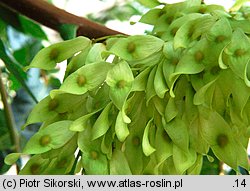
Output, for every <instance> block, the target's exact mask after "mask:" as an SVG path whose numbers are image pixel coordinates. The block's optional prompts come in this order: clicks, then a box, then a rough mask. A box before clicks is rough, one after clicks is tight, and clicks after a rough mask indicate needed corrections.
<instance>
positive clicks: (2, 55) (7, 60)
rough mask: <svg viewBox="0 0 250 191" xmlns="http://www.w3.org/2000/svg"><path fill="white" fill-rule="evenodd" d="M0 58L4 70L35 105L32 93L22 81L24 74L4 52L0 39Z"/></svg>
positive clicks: (23, 80)
mask: <svg viewBox="0 0 250 191" xmlns="http://www.w3.org/2000/svg"><path fill="white" fill-rule="evenodd" d="M0 58H1V59H2V60H3V61H4V63H5V66H6V68H7V69H8V70H9V71H10V72H11V73H12V74H13V75H14V76H15V78H16V79H17V80H18V81H19V82H20V84H22V86H23V88H24V89H25V90H26V91H27V93H28V94H29V95H30V96H31V98H32V99H33V100H34V101H35V102H36V103H37V102H38V101H37V99H36V97H35V96H34V95H33V93H32V91H31V90H30V89H29V87H28V86H27V84H26V83H25V79H24V77H23V76H24V72H23V71H22V68H21V67H20V66H19V65H18V63H17V62H16V61H15V60H14V59H13V58H11V57H9V56H8V55H7V53H6V51H5V47H4V44H3V42H2V40H1V39H0Z"/></svg>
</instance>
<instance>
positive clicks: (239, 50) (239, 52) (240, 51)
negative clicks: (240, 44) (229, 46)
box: [234, 49, 246, 57]
mask: <svg viewBox="0 0 250 191" xmlns="http://www.w3.org/2000/svg"><path fill="white" fill-rule="evenodd" d="M245 53H246V52H245V50H243V49H237V50H235V52H234V55H235V56H236V57H240V56H243V55H244V54H245Z"/></svg>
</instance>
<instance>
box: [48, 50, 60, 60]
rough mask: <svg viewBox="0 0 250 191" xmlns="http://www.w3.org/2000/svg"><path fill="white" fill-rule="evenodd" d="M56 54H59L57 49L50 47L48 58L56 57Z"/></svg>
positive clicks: (53, 58)
mask: <svg viewBox="0 0 250 191" xmlns="http://www.w3.org/2000/svg"><path fill="white" fill-rule="evenodd" d="M58 55H59V51H58V50H57V49H55V48H54V49H52V50H51V51H50V54H49V58H50V59H51V60H55V59H56V58H57V57H58Z"/></svg>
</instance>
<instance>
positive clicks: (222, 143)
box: [216, 134, 228, 148]
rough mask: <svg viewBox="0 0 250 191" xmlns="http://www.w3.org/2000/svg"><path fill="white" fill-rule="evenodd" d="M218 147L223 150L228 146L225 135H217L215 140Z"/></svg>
mask: <svg viewBox="0 0 250 191" xmlns="http://www.w3.org/2000/svg"><path fill="white" fill-rule="evenodd" d="M216 142H217V144H218V145H219V147H221V148H224V147H225V146H226V145H227V144H228V137H227V135H225V134H219V135H218V136H217V139H216Z"/></svg>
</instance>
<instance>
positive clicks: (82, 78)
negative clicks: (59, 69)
mask: <svg viewBox="0 0 250 191" xmlns="http://www.w3.org/2000/svg"><path fill="white" fill-rule="evenodd" d="M76 81H77V84H78V86H80V87H82V86H84V85H85V84H86V81H87V80H86V77H85V76H83V75H79V76H78V77H77V80H76Z"/></svg>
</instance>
